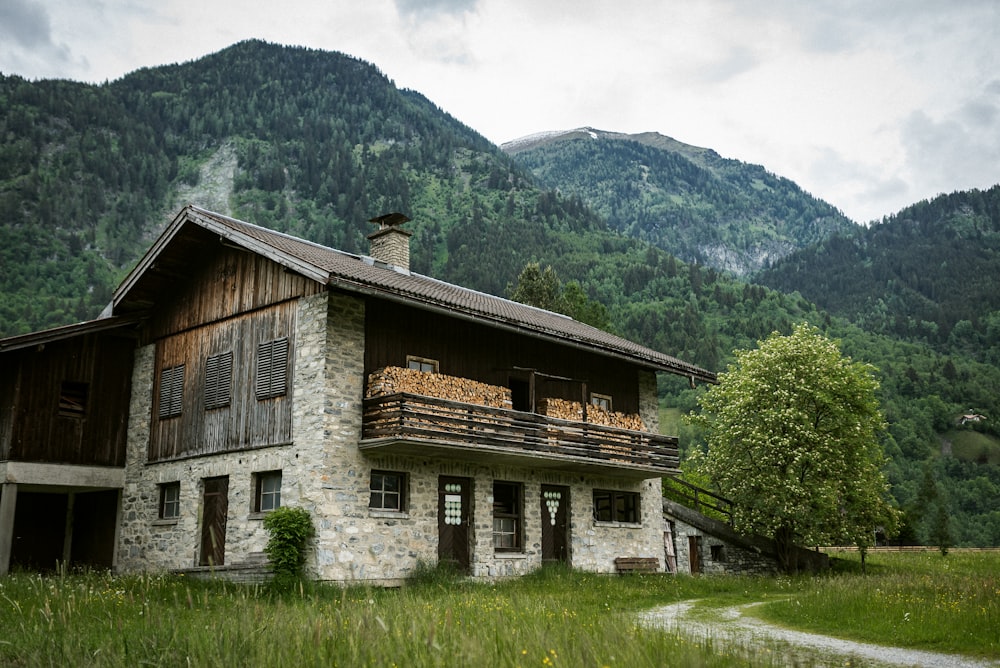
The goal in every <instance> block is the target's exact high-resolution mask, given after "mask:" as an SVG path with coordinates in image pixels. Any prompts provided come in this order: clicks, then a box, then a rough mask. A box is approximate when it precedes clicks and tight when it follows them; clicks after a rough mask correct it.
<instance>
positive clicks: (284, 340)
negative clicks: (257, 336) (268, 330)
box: [254, 336, 291, 401]
mask: <svg viewBox="0 0 1000 668" xmlns="http://www.w3.org/2000/svg"><path fill="white" fill-rule="evenodd" d="M290 358H291V341H290V340H289V338H288V337H287V336H282V337H279V338H277V339H271V340H269V341H261V342H260V343H258V344H257V359H256V364H255V365H254V369H255V372H256V375H255V377H254V396H256V397H257V400H258V401H265V400H267V399H274V398H276V397H283V396H286V395H287V394H288V375H289V374H288V360H289V359H290Z"/></svg>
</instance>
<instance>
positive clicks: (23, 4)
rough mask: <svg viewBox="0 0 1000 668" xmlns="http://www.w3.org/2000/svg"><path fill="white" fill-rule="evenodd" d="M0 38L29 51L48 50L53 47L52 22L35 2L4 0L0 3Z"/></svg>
mask: <svg viewBox="0 0 1000 668" xmlns="http://www.w3.org/2000/svg"><path fill="white" fill-rule="evenodd" d="M0 36H2V37H3V38H4V39H5V40H8V39H9V40H13V41H15V42H17V43H18V44H19V45H21V46H23V47H26V48H29V49H35V48H41V49H48V48H51V47H52V46H53V44H52V21H51V20H50V19H49V14H48V12H46V11H45V8H44V7H42V6H41V5H40V4H38V3H37V2H33V1H32V0H4V2H3V3H0Z"/></svg>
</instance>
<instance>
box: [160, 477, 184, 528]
mask: <svg viewBox="0 0 1000 668" xmlns="http://www.w3.org/2000/svg"><path fill="white" fill-rule="evenodd" d="M180 516H181V484H180V482H168V483H165V484H162V485H160V519H161V520H175V519H177V518H178V517H180Z"/></svg>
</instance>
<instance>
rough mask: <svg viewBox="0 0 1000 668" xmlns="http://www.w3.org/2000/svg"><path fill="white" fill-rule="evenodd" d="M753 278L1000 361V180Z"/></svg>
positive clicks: (891, 331)
mask: <svg viewBox="0 0 1000 668" xmlns="http://www.w3.org/2000/svg"><path fill="white" fill-rule="evenodd" d="M756 280H757V281H758V282H760V283H762V284H764V285H769V286H771V287H773V288H775V289H778V290H783V291H791V290H798V291H799V292H800V293H801V294H802V295H803V296H805V297H806V298H807V299H809V300H811V301H813V302H815V303H816V304H818V305H820V306H821V307H822V308H824V309H826V310H828V311H830V312H831V313H835V314H838V315H842V316H844V317H846V318H848V319H850V320H852V321H853V322H856V323H858V324H859V325H860V326H862V327H863V328H864V329H867V330H869V331H872V332H876V333H880V334H887V335H890V336H894V337H897V338H901V339H905V340H911V341H926V342H927V343H929V344H931V345H933V346H934V347H936V348H937V349H939V350H941V351H943V352H946V353H951V354H965V355H969V356H971V357H973V358H975V359H979V360H981V361H984V362H989V363H991V364H994V365H1000V186H995V187H993V188H990V189H989V190H986V191H978V190H974V191H970V192H958V193H952V194H950V195H942V196H939V197H936V198H934V199H933V200H930V201H923V202H919V203H917V204H914V205H912V206H910V207H907V208H906V209H904V210H903V211H900V212H899V213H897V214H895V215H893V216H889V217H887V218H885V219H884V220H883V221H882V222H881V223H878V224H875V225H873V226H872V227H870V228H857V229H856V230H854V231H853V232H852V233H851V234H847V235H838V236H835V237H832V238H830V239H827V240H826V241H824V242H823V243H820V244H818V245H817V246H814V247H811V248H807V249H804V250H802V251H799V252H797V253H795V254H793V255H791V256H789V257H787V258H784V259H783V260H781V261H779V262H776V263H775V264H774V265H773V266H772V267H770V268H768V269H766V270H764V271H762V272H760V273H759V274H758V275H757V276H756Z"/></svg>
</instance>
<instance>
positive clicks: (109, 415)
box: [0, 332, 135, 466]
mask: <svg viewBox="0 0 1000 668" xmlns="http://www.w3.org/2000/svg"><path fill="white" fill-rule="evenodd" d="M134 348H135V339H134V338H130V337H128V336H127V335H123V334H122V333H116V332H97V333H90V334H85V335H81V336H76V337H72V338H66V339H59V340H53V341H48V342H45V343H40V344H38V345H36V346H32V347H28V348H22V349H19V350H12V351H10V352H5V353H3V354H2V355H0V365H2V366H3V371H2V377H3V379H4V382H3V383H0V461H22V462H45V463H59V464H75V465H85V466H123V465H124V464H125V445H126V443H125V441H126V428H127V426H128V409H129V399H130V394H131V383H132V355H133V350H134Z"/></svg>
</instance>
